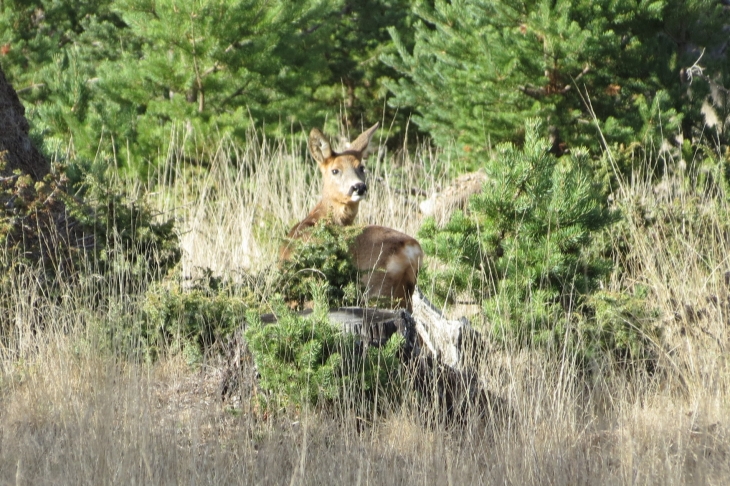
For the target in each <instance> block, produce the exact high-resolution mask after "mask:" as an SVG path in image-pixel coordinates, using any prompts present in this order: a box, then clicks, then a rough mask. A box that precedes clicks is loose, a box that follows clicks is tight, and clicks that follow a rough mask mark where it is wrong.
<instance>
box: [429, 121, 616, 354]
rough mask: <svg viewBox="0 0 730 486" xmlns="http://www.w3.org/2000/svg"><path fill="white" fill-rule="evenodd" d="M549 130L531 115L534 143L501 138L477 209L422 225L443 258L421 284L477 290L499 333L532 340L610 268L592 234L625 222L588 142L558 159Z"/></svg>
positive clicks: (529, 136) (528, 128) (442, 291)
mask: <svg viewBox="0 0 730 486" xmlns="http://www.w3.org/2000/svg"><path fill="white" fill-rule="evenodd" d="M539 131H540V125H539V123H537V122H535V121H531V122H528V123H527V124H526V125H525V144H524V149H518V148H517V147H516V146H515V145H514V144H511V143H505V144H500V145H499V146H497V148H496V150H495V155H494V158H493V159H491V160H489V161H488V162H487V163H486V170H487V173H488V181H489V182H487V183H486V184H485V186H484V189H483V191H482V192H481V193H480V194H477V195H475V196H473V197H472V198H471V200H470V203H469V212H468V213H464V212H457V213H455V214H454V215H453V216H452V217H451V219H450V220H449V221H448V222H447V223H446V225H445V226H444V227H443V228H440V227H438V226H437V225H436V222H435V220H434V219H429V220H427V221H426V222H425V223H424V225H423V226H422V228H421V230H420V232H419V239H420V242H421V244H422V246H423V249H424V251H425V252H426V254H427V255H430V256H433V257H435V258H436V259H437V260H438V261H439V262H440V265H437V266H435V267H433V268H428V269H427V271H426V272H425V273H424V274H423V278H421V279H420V280H421V282H422V283H421V285H422V286H424V284H425V286H426V287H428V285H429V283H430V284H431V286H432V287H433V288H434V290H435V292H436V294H437V295H440V296H441V297H442V298H443V297H447V296H448V295H449V294H450V295H451V296H458V295H460V294H463V293H464V292H467V293H469V294H470V295H471V297H472V298H473V299H474V300H475V301H477V302H483V307H484V309H483V310H484V315H485V319H486V321H487V322H488V323H489V324H490V325H491V326H492V328H493V330H494V331H495V333H496V334H497V335H499V336H503V337H508V336H512V337H514V336H517V337H519V338H520V339H522V340H527V341H529V342H532V341H533V340H538V341H539V340H545V339H548V338H550V337H551V336H552V335H553V332H554V330H555V328H556V326H557V325H558V323H560V322H562V320H563V319H564V316H565V315H566V313H568V312H570V311H573V310H577V309H578V308H579V307H580V305H581V304H582V303H583V302H584V297H585V296H588V295H590V294H591V293H592V292H594V291H595V290H596V289H597V287H598V285H599V283H600V281H601V279H602V278H604V277H605V276H606V275H607V274H608V272H609V271H610V268H611V267H610V262H609V261H606V260H605V259H604V258H602V257H601V256H600V255H596V254H594V252H593V251H592V250H591V248H592V246H591V243H592V240H593V238H594V237H595V235H596V234H597V233H598V232H599V231H602V230H604V229H606V228H608V227H609V226H610V225H611V224H612V223H613V222H615V221H616V214H615V213H612V212H610V211H609V210H608V209H607V208H606V206H605V204H604V203H602V202H601V196H600V192H599V191H598V190H597V189H596V187H595V186H594V184H592V182H591V179H590V176H589V175H588V173H587V172H588V171H587V170H586V167H587V166H588V162H589V161H588V154H587V151H586V150H584V149H576V150H574V151H573V153H572V154H570V156H567V157H561V158H557V157H555V156H554V155H552V154H550V153H549V149H550V142H549V141H548V140H547V139H545V138H541V137H540V136H539Z"/></svg>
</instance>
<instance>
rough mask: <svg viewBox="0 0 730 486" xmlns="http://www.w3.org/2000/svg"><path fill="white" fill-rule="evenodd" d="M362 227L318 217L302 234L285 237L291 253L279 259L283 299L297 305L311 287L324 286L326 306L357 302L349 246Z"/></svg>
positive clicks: (309, 294)
mask: <svg viewBox="0 0 730 486" xmlns="http://www.w3.org/2000/svg"><path fill="white" fill-rule="evenodd" d="M361 231H362V227H359V226H348V227H343V226H337V225H329V224H326V222H325V221H320V222H319V223H317V225H316V226H314V227H313V228H312V229H311V230H309V231H308V233H307V235H306V237H305V238H297V239H292V240H287V241H285V243H284V244H286V245H289V246H290V248H291V256H290V258H288V259H287V260H285V261H283V262H281V264H280V268H279V278H278V284H277V287H278V288H279V289H280V291H281V292H282V294H283V296H284V298H285V300H286V301H287V302H296V303H298V304H299V305H300V306H301V305H303V304H304V303H305V302H308V301H311V300H313V298H314V294H313V293H312V289H313V288H319V285H320V283H321V284H322V285H324V286H325V289H326V290H325V294H324V295H325V298H326V299H327V301H328V304H329V306H330V307H340V306H343V305H356V304H357V303H358V297H359V292H358V290H359V289H358V287H357V282H358V281H359V279H358V270H357V268H356V267H355V264H354V262H353V260H352V255H351V253H350V251H349V248H350V246H351V244H352V242H353V240H354V239H355V238H356V237H357V236H358V235H359V234H360V232H361Z"/></svg>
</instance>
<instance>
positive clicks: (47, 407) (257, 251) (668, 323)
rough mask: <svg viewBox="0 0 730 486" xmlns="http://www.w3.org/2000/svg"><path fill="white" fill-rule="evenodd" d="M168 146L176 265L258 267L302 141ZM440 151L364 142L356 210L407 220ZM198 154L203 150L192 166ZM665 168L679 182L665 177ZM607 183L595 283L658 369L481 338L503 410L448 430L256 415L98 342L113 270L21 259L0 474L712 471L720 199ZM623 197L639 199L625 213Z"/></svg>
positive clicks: (437, 479)
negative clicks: (59, 280)
mask: <svg viewBox="0 0 730 486" xmlns="http://www.w3.org/2000/svg"><path fill="white" fill-rule="evenodd" d="M179 146H181V144H177V143H175V142H173V143H171V146H170V150H169V158H168V164H167V165H165V166H164V167H162V168H161V169H160V170H159V173H158V174H157V176H156V177H157V181H158V184H157V185H156V186H155V188H154V191H151V192H150V191H147V192H145V191H141V190H140V193H144V194H145V197H147V198H149V200H150V201H151V202H152V203H153V204H154V205H155V206H156V207H157V208H158V209H159V211H160V213H161V215H163V216H169V215H174V216H175V217H176V218H177V219H178V221H179V223H178V227H179V228H180V233H181V238H182V244H183V247H184V250H185V254H184V257H183V263H182V265H181V268H180V273H181V275H182V276H190V275H194V274H195V272H196V269H199V268H210V269H211V270H212V271H213V272H214V273H216V274H221V275H225V276H230V277H234V278H235V276H236V275H237V274H239V273H246V272H261V271H266V269H267V268H270V267H272V266H273V265H274V264H275V261H276V254H277V250H278V246H279V240H278V238H279V237H280V236H282V235H283V234H285V232H286V230H287V229H288V227H289V226H290V225H292V224H294V223H295V222H296V221H298V220H299V219H301V218H303V217H304V216H305V215H306V213H307V211H308V209H309V208H310V207H311V206H313V204H314V203H315V202H316V199H317V196H318V192H319V189H318V187H319V186H318V185H319V175H318V173H317V171H316V167H315V165H314V163H312V162H305V158H304V150H305V147H304V145H303V143H302V142H299V143H283V142H271V141H267V140H263V139H262V137H261V135H260V134H257V133H255V132H251V133H250V135H249V140H248V142H247V143H246V144H245V145H244V146H243V147H238V146H235V145H233V144H232V143H228V142H224V143H222V144H221V145H220V146H219V147H217V150H216V151H214V152H213V153H210V154H208V153H205V152H203V151H202V150H201V153H200V154H192V155H193V156H191V154H185V153H182V152H181V151H179V150H178V149H177V148H176V147H179ZM439 157H440V155H439V154H438V153H434V152H432V151H429V150H428V149H427V148H425V147H424V148H423V149H421V150H419V151H416V152H415V153H407V152H401V153H398V154H387V153H386V154H384V155H382V156H381V157H380V158H378V157H376V156H374V157H372V160H370V161H369V163H368V168H369V171H370V176H371V181H372V182H371V184H370V188H371V191H370V196H369V200H366V201H365V202H363V203H362V205H361V215H360V217H359V219H360V221H361V222H367V223H377V224H382V225H386V226H390V227H393V228H397V229H400V230H402V231H405V232H407V233H409V234H415V233H416V231H417V229H418V226H419V216H418V213H417V208H416V202H417V201H416V200H415V199H414V197H413V196H411V195H409V194H408V189H410V188H411V187H418V188H420V189H424V190H427V191H430V190H433V188H434V187H437V186H438V185H439V184H440V183H441V181H442V179H441V178H442V174H443V173H444V171H445V168H444V167H442V166H441V167H440V165H439V163H440V162H441V161H440V160H439ZM201 159H202V160H207V161H208V164H209V165H208V166H206V167H200V166H198V165H194V164H193V163H191V160H201ZM441 165H443V164H441ZM668 177H670V178H671V177H676V178H677V179H676V180H670V179H668V180H667V181H666V182H669V183H671V182H676V184H675V186H681V184H680V180H681V178H682V175H681V174H677V175H676V176H668ZM126 182H127V183H129V181H126ZM130 184H133V183H130ZM140 189H142V188H140ZM615 197H616V198H617V200H616V202H617V204H619V205H622V206H623V207H624V208H625V210H627V221H628V223H627V224H628V225H629V229H628V230H627V231H626V232H624V233H622V238H628V242H627V243H628V244H627V245H626V247H628V248H630V249H629V250H628V251H621V252H618V251H617V252H616V254H617V265H620V266H621V267H622V268H623V270H624V271H623V272H622V273H621V274H620V278H619V277H618V276H617V277H616V278H614V279H613V280H611V281H610V282H606V285H607V287H609V289H610V290H613V291H616V292H624V291H628V290H630V289H631V288H632V287H634V286H637V285H642V286H645V287H647V288H648V289H649V290H648V291H649V296H650V299H651V303H652V304H653V305H654V306H655V307H656V308H657V309H658V311H659V315H660V316H661V323H662V327H663V329H664V337H663V339H664V342H663V343H661V359H660V361H659V367H658V370H657V371H656V372H654V373H652V374H650V373H644V374H641V373H637V374H636V375H630V374H627V373H625V372H621V371H618V370H615V369H611V368H606V369H600V370H595V371H596V372H595V373H593V374H591V375H590V378H587V377H586V375H585V374H584V373H582V372H581V370H580V369H578V368H577V367H576V366H574V365H573V363H572V361H571V359H570V356H568V357H563V358H560V357H555V356H549V355H546V354H543V353H541V352H540V351H539V350H529V349H528V350H524V349H521V350H518V349H514V350H511V351H510V350H508V351H503V350H502V351H500V350H491V351H489V352H487V353H485V354H484V356H483V357H482V360H481V361H482V362H481V363H480V366H479V369H480V376H481V380H482V382H483V383H484V384H485V386H486V387H487V388H488V389H489V390H491V391H492V392H493V393H495V394H496V395H498V396H500V397H502V398H503V399H505V400H506V401H507V402H508V403H509V406H510V408H511V410H512V413H511V414H509V415H508V417H507V418H501V419H496V418H493V419H491V420H490V419H489V417H488V418H487V419H486V420H476V419H474V420H471V421H467V423H465V424H463V425H459V426H451V427H449V426H446V425H441V424H430V425H428V426H424V425H423V423H424V421H423V417H422V415H421V413H420V412H419V407H418V406H417V405H418V404H413V403H409V402H406V403H405V405H404V406H403V407H401V408H399V409H397V410H393V411H392V412H391V413H390V414H388V415H387V416H385V417H383V418H380V419H378V420H376V421H372V422H370V423H368V424H367V426H366V427H365V428H364V429H360V430H359V431H358V428H357V427H356V426H355V423H356V420H355V417H353V416H351V415H348V413H347V411H343V412H342V413H341V414H336V415H332V414H328V413H324V412H318V411H315V410H307V409H302V410H299V411H290V412H287V413H282V414H278V415H276V414H275V415H272V416H269V415H267V414H265V413H264V412H263V411H262V410H260V409H258V408H257V406H256V402H255V401H254V400H250V398H251V397H247V396H242V397H240V403H239V404H237V405H236V406H235V407H232V404H231V403H230V402H222V401H221V400H220V397H219V393H218V386H219V384H220V380H221V376H220V372H221V367H220V363H217V362H215V361H210V362H207V363H206V364H205V365H204V366H202V367H201V368H199V369H196V370H193V369H191V368H189V367H188V366H187V365H186V364H185V362H184V360H183V359H182V358H181V357H180V356H175V355H173V356H168V357H165V358H163V359H162V360H160V361H159V362H156V363H154V364H148V363H145V362H143V361H138V360H134V359H128V358H127V357H125V356H124V355H122V354H120V353H118V352H116V351H117V350H115V349H114V345H113V343H112V346H111V347H109V344H108V342H109V341H108V340H107V339H106V334H105V333H107V332H108V330H109V329H113V328H114V326H115V325H116V323H119V322H121V321H122V320H125V319H126V320H127V321H134V320H135V319H139V318H141V315H140V310H139V302H138V301H137V300H136V299H137V298H136V297H135V296H134V292H129V291H128V289H127V288H125V285H127V284H128V282H127V283H125V282H122V281H121V280H123V279H122V278H120V281H118V282H100V283H98V284H97V285H90V286H85V287H78V286H73V285H68V286H66V287H63V288H62V290H61V292H60V297H58V296H57V295H54V296H49V295H46V294H45V293H44V291H43V288H42V287H40V286H38V285H37V283H36V275H35V274H34V271H33V270H32V269H26V270H19V271H18V273H17V274H15V275H13V276H12V278H11V279H8V280H7V281H8V282H9V283H8V284H7V286H6V287H5V288H3V292H4V294H3V296H4V300H3V301H4V302H8V303H9V304H8V305H7V306H6V308H4V309H2V314H1V315H2V319H3V321H4V322H3V327H4V328H5V329H8V328H10V329H12V330H13V331H12V332H9V333H6V337H5V338H4V339H3V341H2V344H1V346H2V348H0V367H1V374H0V483H1V484H49V483H52V484H68V483H73V484H79V483H88V484H102V483H127V484H128V483H132V482H134V483H144V484H168V483H170V484H179V483H182V482H187V483H194V484H229V483H232V484H248V483H255V484H282V483H289V484H346V483H352V484H365V483H375V484H381V483H382V484H411V483H421V484H627V483H630V484H662V485H664V484H724V483H725V482H726V481H727V478H728V477H730V440H729V439H730V437H729V433H730V418H729V417H730V410H729V409H730V372H729V370H728V364H727V349H728V345H730V339H728V332H727V322H728V320H727V316H726V312H727V310H728V306H727V303H728V290H727V283H726V280H725V279H726V276H725V272H727V271H728V262H727V255H728V254H730V252H729V251H728V250H730V248H728V246H729V244H730V243H729V242H728V241H727V239H726V234H727V225H728V222H727V221H726V220H724V219H722V217H721V215H722V214H723V211H724V209H727V208H724V205H725V204H726V202H725V200H724V199H722V200H720V199H717V197H714V196H713V197H710V196H708V197H707V198H706V199H705V200H700V201H697V200H694V199H693V200H691V201H690V200H689V198H690V197H692V198H696V197H697V196H696V194H695V195H691V194H690V193H681V192H677V193H674V194H673V195H672V197H671V201H673V205H667V202H668V199H667V198H668V197H669V196H667V194H666V193H665V192H661V191H658V190H657V188H656V186H655V185H654V184H652V183H650V182H648V181H630V182H627V183H626V184H625V185H624V189H623V192H621V193H618V194H616V196H615ZM637 201H639V202H640V205H641V207H642V208H644V209H642V211H639V210H636V212H635V213H633V212H631V211H632V209H631V208H634V209H636V207H637V203H636V202H637ZM668 207H672V208H674V210H675V211H680V212H681V210H682V208H689V207H696V208H698V211H699V213H695V214H694V216H692V215H687V216H686V217H685V219H684V220H682V217H681V215H680V216H677V217H675V216H676V215H672V217H671V218H670V217H666V218H664V219H662V218H659V219H658V220H657V221H658V222H657V223H656V224H652V225H647V224H645V223H644V220H645V219H646V214H647V208H648V211H651V210H653V211H655V212H657V211H659V212H661V211H665V212H666V211H669V209H666V208H668ZM718 208H720V209H723V208H724V209H723V211H719V210H718ZM725 214H727V213H725ZM665 216H666V214H665ZM700 216H702V217H701V218H700ZM682 221H684V223H682ZM619 243H621V244H623V243H624V242H623V241H621V242H619V241H616V242H615V244H616V245H618V244H619ZM617 275H618V274H617ZM273 291H274V289H265V290H264V291H262V293H263V294H264V295H267V293H270V292H273ZM657 344H658V345H659V343H657Z"/></svg>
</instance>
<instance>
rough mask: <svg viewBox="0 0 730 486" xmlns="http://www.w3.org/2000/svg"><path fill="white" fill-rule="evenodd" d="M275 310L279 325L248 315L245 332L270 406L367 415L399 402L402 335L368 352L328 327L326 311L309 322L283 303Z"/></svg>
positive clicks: (351, 337) (354, 339) (321, 310)
mask: <svg viewBox="0 0 730 486" xmlns="http://www.w3.org/2000/svg"><path fill="white" fill-rule="evenodd" d="M319 292H321V289H320V291H319ZM320 295H321V294H320ZM275 308H276V317H277V322H276V323H274V324H263V323H262V322H261V320H260V319H259V316H258V314H256V313H249V315H248V318H247V322H248V329H247V330H246V340H247V342H248V346H249V349H250V350H251V353H252V354H253V357H254V361H255V363H256V367H257V370H258V372H259V374H260V377H261V379H260V381H259V386H260V387H261V389H263V390H265V391H266V392H268V394H269V395H268V397H267V400H268V406H269V407H273V408H278V407H282V406H295V407H302V406H305V405H319V406H325V407H326V406H333V405H337V404H339V405H344V406H347V407H352V408H354V409H355V410H357V411H358V412H359V413H360V414H363V413H367V412H372V411H373V410H374V407H377V406H379V405H381V404H383V403H384V402H387V401H388V400H394V399H396V398H397V394H398V392H399V390H400V388H401V386H400V383H401V374H400V351H401V349H402V347H403V344H404V340H403V337H402V336H400V335H399V334H395V335H393V336H392V337H391V338H390V340H388V342H387V343H386V345H385V346H383V347H381V348H375V347H367V348H365V347H363V345H362V343H361V342H358V338H357V337H356V336H354V335H352V334H346V333H343V332H342V330H341V329H339V328H337V327H335V326H334V325H332V324H331V323H330V322H329V319H328V316H327V307H324V308H322V307H321V306H320V307H318V308H317V309H316V310H315V312H314V313H313V314H312V315H310V316H308V317H300V316H298V315H297V314H295V313H293V312H292V311H291V310H289V309H288V308H287V307H286V306H285V305H283V304H282V303H280V304H278V305H277V306H275Z"/></svg>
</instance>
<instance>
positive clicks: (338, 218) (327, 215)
mask: <svg viewBox="0 0 730 486" xmlns="http://www.w3.org/2000/svg"><path fill="white" fill-rule="evenodd" d="M358 206H359V203H358V202H351V203H347V204H336V203H334V204H333V203H332V202H331V201H327V200H326V199H322V200H321V201H320V202H319V204H317V206H315V207H314V209H313V210H312V212H311V213H309V217H308V218H311V219H314V220H316V221H319V220H321V219H324V220H327V221H328V222H329V223H331V224H336V225H338V226H350V225H351V224H352V223H353V221H355V216H357V211H358Z"/></svg>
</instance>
